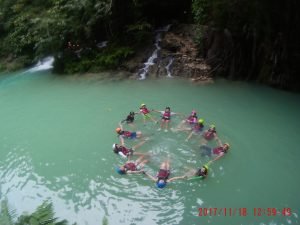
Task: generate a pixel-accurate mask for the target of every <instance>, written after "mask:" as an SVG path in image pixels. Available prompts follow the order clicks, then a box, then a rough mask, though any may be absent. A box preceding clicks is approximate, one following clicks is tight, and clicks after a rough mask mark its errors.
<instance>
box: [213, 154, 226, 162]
mask: <svg viewBox="0 0 300 225" xmlns="http://www.w3.org/2000/svg"><path fill="white" fill-rule="evenodd" d="M223 156H224V153H223V154H221V155H218V156H217V157H216V158H214V159H213V160H211V162H214V161H217V160H219V159H220V158H222V157H223Z"/></svg>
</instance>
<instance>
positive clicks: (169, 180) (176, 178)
mask: <svg viewBox="0 0 300 225" xmlns="http://www.w3.org/2000/svg"><path fill="white" fill-rule="evenodd" d="M185 178H187V176H186V175H184V176H180V177H172V178H170V179H168V182H171V181H174V180H179V179H185Z"/></svg>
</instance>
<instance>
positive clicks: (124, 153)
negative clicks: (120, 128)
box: [112, 140, 147, 158]
mask: <svg viewBox="0 0 300 225" xmlns="http://www.w3.org/2000/svg"><path fill="white" fill-rule="evenodd" d="M146 141H147V140H144V141H141V142H140V143H138V144H136V145H134V146H133V147H132V148H127V147H125V146H123V145H118V144H113V146H112V148H113V152H114V153H116V154H118V155H120V156H121V157H123V158H130V156H132V155H140V156H141V155H142V156H143V155H145V154H144V153H141V152H136V151H135V150H136V149H137V148H139V147H141V146H142V145H143V144H145V142H146Z"/></svg>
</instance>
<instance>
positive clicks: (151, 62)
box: [139, 24, 171, 80]
mask: <svg viewBox="0 0 300 225" xmlns="http://www.w3.org/2000/svg"><path fill="white" fill-rule="evenodd" d="M170 27H171V24H169V25H167V26H165V27H162V28H159V29H157V30H155V33H156V36H155V43H154V46H155V50H154V51H153V53H152V55H151V56H150V57H149V58H148V60H147V62H145V63H144V67H143V68H142V69H140V72H139V80H144V79H146V75H147V73H148V71H149V67H150V66H152V65H154V64H155V63H156V62H155V60H156V59H157V58H158V54H159V51H160V49H161V48H160V46H159V43H160V42H161V33H162V32H167V31H168V30H169V29H170Z"/></svg>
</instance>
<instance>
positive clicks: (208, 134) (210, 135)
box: [200, 124, 218, 144]
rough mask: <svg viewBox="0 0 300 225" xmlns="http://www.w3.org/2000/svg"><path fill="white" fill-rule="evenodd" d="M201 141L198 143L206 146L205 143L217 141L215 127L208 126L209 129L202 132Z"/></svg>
mask: <svg viewBox="0 0 300 225" xmlns="http://www.w3.org/2000/svg"><path fill="white" fill-rule="evenodd" d="M202 137H203V138H202V139H201V141H200V143H201V144H206V143H207V141H210V140H212V139H217V138H218V136H217V130H216V126H215V125H213V124H212V125H210V127H209V129H208V130H206V131H204V133H203V135H202Z"/></svg>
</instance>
